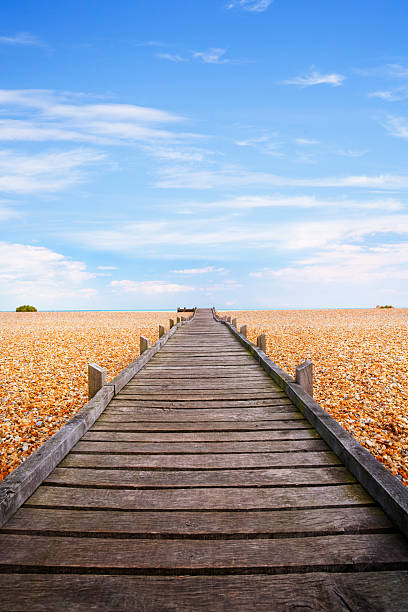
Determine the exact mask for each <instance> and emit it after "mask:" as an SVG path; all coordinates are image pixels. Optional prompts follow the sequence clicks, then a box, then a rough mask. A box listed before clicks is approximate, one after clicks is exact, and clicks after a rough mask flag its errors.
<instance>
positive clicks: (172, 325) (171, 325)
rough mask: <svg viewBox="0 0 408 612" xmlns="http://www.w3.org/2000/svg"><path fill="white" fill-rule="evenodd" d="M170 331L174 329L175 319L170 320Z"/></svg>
mask: <svg viewBox="0 0 408 612" xmlns="http://www.w3.org/2000/svg"><path fill="white" fill-rule="evenodd" d="M169 324H170V329H171V328H172V327H174V319H169Z"/></svg>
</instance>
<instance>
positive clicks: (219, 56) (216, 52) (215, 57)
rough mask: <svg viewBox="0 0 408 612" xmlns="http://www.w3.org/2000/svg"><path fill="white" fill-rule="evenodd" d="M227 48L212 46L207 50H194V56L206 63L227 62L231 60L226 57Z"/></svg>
mask: <svg viewBox="0 0 408 612" xmlns="http://www.w3.org/2000/svg"><path fill="white" fill-rule="evenodd" d="M225 53H226V49H219V48H216V47H214V48H211V49H208V50H207V51H193V58H195V59H199V60H201V61H202V62H204V63H205V64H226V63H228V62H229V61H230V60H229V59H228V58H225V57H224V55H225Z"/></svg>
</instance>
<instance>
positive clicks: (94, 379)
mask: <svg viewBox="0 0 408 612" xmlns="http://www.w3.org/2000/svg"><path fill="white" fill-rule="evenodd" d="M106 376H107V371H106V370H105V368H101V366H98V365H97V364H96V363H88V399H92V398H93V396H94V395H96V393H98V391H99V390H100V389H102V387H103V385H104V384H105V383H106Z"/></svg>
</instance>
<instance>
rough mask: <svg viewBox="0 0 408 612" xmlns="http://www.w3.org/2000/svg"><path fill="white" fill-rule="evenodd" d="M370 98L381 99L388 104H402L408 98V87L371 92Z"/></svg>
mask: <svg viewBox="0 0 408 612" xmlns="http://www.w3.org/2000/svg"><path fill="white" fill-rule="evenodd" d="M368 97H369V98H379V99H380V100H385V101H386V102H401V101H402V100H406V99H407V98H408V87H397V88H396V89H382V90H378V91H371V92H369V94H368Z"/></svg>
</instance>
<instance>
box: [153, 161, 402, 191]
mask: <svg viewBox="0 0 408 612" xmlns="http://www.w3.org/2000/svg"><path fill="white" fill-rule="evenodd" d="M247 185H248V186H249V185H259V186H261V185H268V186H271V187H355V188H370V189H407V188H408V175H398V174H390V173H386V174H385V173H384V174H377V175H364V174H363V175H352V176H342V177H316V178H292V177H285V176H280V175H277V174H269V173H267V172H256V171H248V170H245V169H244V168H241V167H237V166H224V167H220V168H218V169H211V168H208V169H202V170H196V169H194V168H188V167H186V166H181V165H176V166H168V167H164V168H161V169H160V170H159V179H158V180H157V182H156V186H157V187H160V188H175V189H213V188H216V187H234V188H237V187H242V186H247Z"/></svg>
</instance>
